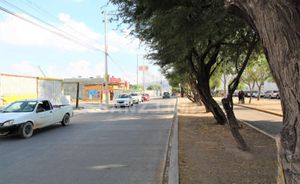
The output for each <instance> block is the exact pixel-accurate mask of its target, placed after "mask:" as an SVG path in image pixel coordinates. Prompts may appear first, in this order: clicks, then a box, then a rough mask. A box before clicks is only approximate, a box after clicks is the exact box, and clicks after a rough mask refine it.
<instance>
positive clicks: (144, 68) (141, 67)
mask: <svg viewBox="0 0 300 184" xmlns="http://www.w3.org/2000/svg"><path fill="white" fill-rule="evenodd" d="M148 69H149V67H148V66H147V65H141V66H139V71H148Z"/></svg>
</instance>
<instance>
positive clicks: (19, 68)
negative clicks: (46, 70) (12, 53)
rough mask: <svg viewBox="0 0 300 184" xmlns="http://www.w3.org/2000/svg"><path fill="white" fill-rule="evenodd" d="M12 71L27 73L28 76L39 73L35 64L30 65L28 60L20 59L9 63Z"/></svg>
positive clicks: (20, 73) (19, 73) (21, 73)
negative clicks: (20, 60) (18, 61)
mask: <svg viewBox="0 0 300 184" xmlns="http://www.w3.org/2000/svg"><path fill="white" fill-rule="evenodd" d="M11 69H12V71H14V73H15V74H18V75H29V76H37V75H39V71H38V68H37V66H34V65H32V64H31V63H30V62H28V61H22V62H20V63H15V64H12V65H11Z"/></svg>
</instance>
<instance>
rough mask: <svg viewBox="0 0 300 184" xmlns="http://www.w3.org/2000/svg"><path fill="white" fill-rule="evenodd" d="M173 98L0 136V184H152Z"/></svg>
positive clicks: (156, 176) (159, 166) (155, 180)
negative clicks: (64, 124) (28, 134)
mask: <svg viewBox="0 0 300 184" xmlns="http://www.w3.org/2000/svg"><path fill="white" fill-rule="evenodd" d="M174 104H175V99H165V100H162V99H156V100H152V101H150V102H145V103H143V104H139V105H135V106H134V107H131V108H119V109H111V110H110V111H109V112H107V111H104V112H92V113H81V114H78V115H76V116H75V117H73V119H72V120H71V121H72V122H71V124H70V125H69V126H67V127H62V126H61V125H55V126H51V127H48V128H46V129H42V130H38V131H36V132H35V133H34V135H33V137H32V138H30V139H26V140H24V139H20V138H18V137H17V136H9V137H0V155H1V160H0V171H1V172H0V178H1V180H0V181H1V182H0V183H5V184H56V183H57V184H59V183H60V184H135V183H138V184H148V183H149V184H150V183H151V184H152V183H158V181H159V180H160V174H161V172H162V170H161V169H162V165H163V159H164V154H165V148H166V144H167V138H168V134H169V130H170V127H171V122H172V118H173V110H174Z"/></svg>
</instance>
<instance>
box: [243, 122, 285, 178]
mask: <svg viewBox="0 0 300 184" xmlns="http://www.w3.org/2000/svg"><path fill="white" fill-rule="evenodd" d="M239 121H240V122H242V123H243V124H245V125H246V126H248V127H250V128H252V129H254V130H256V131H258V132H259V133H262V134H264V135H265V136H267V137H269V138H271V139H273V140H274V141H275V143H276V148H277V168H278V171H277V172H278V176H277V184H285V177H284V173H283V166H282V161H281V158H280V155H279V153H280V151H281V144H280V137H279V136H273V135H271V134H269V133H267V132H265V131H263V130H261V129H259V128H257V127H255V126H253V125H251V124H250V123H247V122H246V121H243V120H239Z"/></svg>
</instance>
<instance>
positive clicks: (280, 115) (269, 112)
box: [234, 104, 283, 117]
mask: <svg viewBox="0 0 300 184" xmlns="http://www.w3.org/2000/svg"><path fill="white" fill-rule="evenodd" d="M234 105H236V106H241V107H245V108H248V109H253V110H257V111H261V112H265V113H268V114H273V115H275V116H279V117H283V115H282V114H280V113H276V112H272V111H268V110H263V109H259V108H255V107H249V106H246V105H241V104H234Z"/></svg>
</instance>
